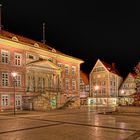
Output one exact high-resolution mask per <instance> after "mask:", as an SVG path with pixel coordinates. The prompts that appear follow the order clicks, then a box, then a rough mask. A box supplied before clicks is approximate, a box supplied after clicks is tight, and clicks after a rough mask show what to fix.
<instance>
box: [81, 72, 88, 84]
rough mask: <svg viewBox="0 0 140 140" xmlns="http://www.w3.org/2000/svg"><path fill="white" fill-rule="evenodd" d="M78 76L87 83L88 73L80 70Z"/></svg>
mask: <svg viewBox="0 0 140 140" xmlns="http://www.w3.org/2000/svg"><path fill="white" fill-rule="evenodd" d="M80 77H81V78H82V79H83V81H84V83H85V84H86V85H88V84H89V79H88V75H87V74H86V73H84V72H83V71H80Z"/></svg>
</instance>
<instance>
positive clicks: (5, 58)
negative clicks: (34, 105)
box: [1, 50, 10, 64]
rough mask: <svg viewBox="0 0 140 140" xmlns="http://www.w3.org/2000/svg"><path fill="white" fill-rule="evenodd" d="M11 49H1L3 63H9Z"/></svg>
mask: <svg viewBox="0 0 140 140" xmlns="http://www.w3.org/2000/svg"><path fill="white" fill-rule="evenodd" d="M9 58H10V55H9V51H7V50H1V62H2V64H9Z"/></svg>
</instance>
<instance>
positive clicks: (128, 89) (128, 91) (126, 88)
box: [119, 73, 136, 105]
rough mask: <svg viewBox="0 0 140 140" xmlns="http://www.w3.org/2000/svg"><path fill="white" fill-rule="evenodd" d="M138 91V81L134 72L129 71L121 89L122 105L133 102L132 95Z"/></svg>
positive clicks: (120, 101)
mask: <svg viewBox="0 0 140 140" xmlns="http://www.w3.org/2000/svg"><path fill="white" fill-rule="evenodd" d="M135 92H136V82H135V76H134V74H132V73H129V74H128V75H127V77H126V78H125V80H124V81H123V83H122V84H121V86H120V89H119V99H120V100H119V103H120V104H121V105H127V104H132V103H133V101H134V100H133V98H131V97H130V95H132V94H134V93H135Z"/></svg>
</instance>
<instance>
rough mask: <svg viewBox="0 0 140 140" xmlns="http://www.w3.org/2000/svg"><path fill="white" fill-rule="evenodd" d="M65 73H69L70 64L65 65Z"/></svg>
mask: <svg viewBox="0 0 140 140" xmlns="http://www.w3.org/2000/svg"><path fill="white" fill-rule="evenodd" d="M65 74H66V75H69V65H65Z"/></svg>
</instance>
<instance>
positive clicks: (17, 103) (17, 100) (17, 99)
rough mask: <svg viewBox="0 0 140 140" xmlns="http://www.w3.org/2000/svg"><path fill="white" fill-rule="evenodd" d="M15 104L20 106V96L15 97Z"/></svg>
mask: <svg viewBox="0 0 140 140" xmlns="http://www.w3.org/2000/svg"><path fill="white" fill-rule="evenodd" d="M15 104H16V106H21V95H16V99H15Z"/></svg>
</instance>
